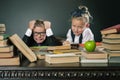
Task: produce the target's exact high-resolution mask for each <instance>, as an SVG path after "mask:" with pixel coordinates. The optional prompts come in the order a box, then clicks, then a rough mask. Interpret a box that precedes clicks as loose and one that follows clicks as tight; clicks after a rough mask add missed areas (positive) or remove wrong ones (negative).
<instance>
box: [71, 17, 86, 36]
mask: <svg viewBox="0 0 120 80" xmlns="http://www.w3.org/2000/svg"><path fill="white" fill-rule="evenodd" d="M71 26H72V31H73V33H74V34H75V35H76V36H79V35H80V34H81V33H82V32H83V31H84V29H85V28H86V23H85V21H84V20H82V19H81V20H78V19H76V18H73V19H72V24H71Z"/></svg>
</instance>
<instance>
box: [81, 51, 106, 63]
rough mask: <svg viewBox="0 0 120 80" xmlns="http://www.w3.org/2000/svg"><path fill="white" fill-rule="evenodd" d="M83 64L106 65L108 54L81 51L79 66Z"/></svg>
mask: <svg viewBox="0 0 120 80" xmlns="http://www.w3.org/2000/svg"><path fill="white" fill-rule="evenodd" d="M83 63H108V54H107V53H106V52H100V51H97V50H96V51H94V52H87V51H82V54H81V64H83Z"/></svg>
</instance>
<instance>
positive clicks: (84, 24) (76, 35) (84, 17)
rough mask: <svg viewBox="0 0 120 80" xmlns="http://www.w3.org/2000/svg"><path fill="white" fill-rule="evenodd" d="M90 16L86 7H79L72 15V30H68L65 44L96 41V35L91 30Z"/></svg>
mask: <svg viewBox="0 0 120 80" xmlns="http://www.w3.org/2000/svg"><path fill="white" fill-rule="evenodd" d="M91 20H92V16H91V15H90V13H89V11H88V8H87V7H86V6H79V7H78V9H76V10H74V11H73V12H72V14H71V29H69V30H68V33H67V39H66V41H65V42H64V43H63V44H80V43H85V42H86V41H88V40H94V35H93V33H92V31H91V30H90V28H89V26H90V22H91Z"/></svg>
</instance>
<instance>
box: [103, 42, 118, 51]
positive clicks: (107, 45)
mask: <svg viewBox="0 0 120 80" xmlns="http://www.w3.org/2000/svg"><path fill="white" fill-rule="evenodd" d="M102 47H104V48H105V49H108V50H120V43H105V42H102Z"/></svg>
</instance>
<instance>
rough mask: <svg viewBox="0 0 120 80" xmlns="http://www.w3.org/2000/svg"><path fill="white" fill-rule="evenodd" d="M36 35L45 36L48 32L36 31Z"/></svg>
mask: <svg viewBox="0 0 120 80" xmlns="http://www.w3.org/2000/svg"><path fill="white" fill-rule="evenodd" d="M34 35H35V36H38V35H40V36H45V35H46V32H34Z"/></svg>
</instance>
